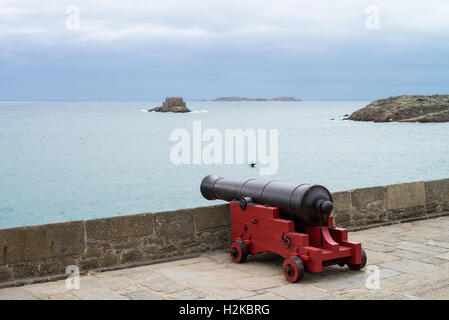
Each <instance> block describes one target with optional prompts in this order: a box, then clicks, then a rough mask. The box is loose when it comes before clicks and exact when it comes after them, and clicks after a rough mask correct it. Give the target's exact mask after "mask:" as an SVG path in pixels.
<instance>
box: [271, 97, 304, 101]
mask: <svg viewBox="0 0 449 320" xmlns="http://www.w3.org/2000/svg"><path fill="white" fill-rule="evenodd" d="M270 101H301V99H297V98H293V97H276V98H272V99H270Z"/></svg>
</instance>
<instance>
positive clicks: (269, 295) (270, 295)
mask: <svg viewBox="0 0 449 320" xmlns="http://www.w3.org/2000/svg"><path fill="white" fill-rule="evenodd" d="M241 300H287V299H286V298H284V297H281V296H278V295H277V294H274V293H273V292H267V293H263V294H258V295H256V296H251V297H247V298H242V299H241Z"/></svg>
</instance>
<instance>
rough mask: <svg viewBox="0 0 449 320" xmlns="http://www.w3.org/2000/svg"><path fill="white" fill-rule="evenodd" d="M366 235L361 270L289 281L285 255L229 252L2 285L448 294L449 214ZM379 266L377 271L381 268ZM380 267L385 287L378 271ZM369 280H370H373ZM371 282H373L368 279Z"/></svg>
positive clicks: (51, 293)
mask: <svg viewBox="0 0 449 320" xmlns="http://www.w3.org/2000/svg"><path fill="white" fill-rule="evenodd" d="M349 239H350V240H354V241H360V242H362V246H363V247H364V248H365V250H366V253H367V256H368V263H367V268H365V270H362V271H351V270H349V269H348V268H347V267H338V266H332V267H327V268H324V271H323V272H322V273H306V274H305V276H304V279H303V281H301V282H299V283H295V284H291V283H289V282H287V281H286V280H285V279H284V277H283V275H282V259H280V258H279V257H277V256H276V255H273V254H268V253H267V254H260V255H255V256H250V257H249V258H248V261H247V262H245V263H243V264H235V263H233V262H231V261H230V258H229V256H228V254H227V253H224V252H212V253H208V254H204V255H202V256H200V257H198V258H192V259H186V260H179V261H174V262H167V263H160V264H154V265H149V266H143V267H137V268H131V269H122V270H116V271H108V272H100V273H90V274H87V275H83V276H81V277H80V289H78V290H75V289H73V290H69V289H67V288H66V281H65V280H60V281H55V282H47V283H38V284H32V285H26V286H22V287H14V288H4V289H1V290H0V300H4V299H251V300H257V299H449V217H440V218H434V219H428V220H420V221H415V222H409V223H402V224H396V225H392V226H386V227H380V228H374V229H368V230H364V231H358V232H350V234H349ZM376 270H377V271H376ZM376 273H377V274H378V275H379V277H380V281H379V282H378V284H379V288H378V289H376V288H375V286H374V288H373V284H375V283H373V282H372V281H369V280H370V279H372V277H373V276H374V275H375V274H376ZM367 279H368V280H367ZM366 283H368V284H371V286H368V287H371V289H369V288H368V287H367V286H366Z"/></svg>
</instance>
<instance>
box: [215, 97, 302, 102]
mask: <svg viewBox="0 0 449 320" xmlns="http://www.w3.org/2000/svg"><path fill="white" fill-rule="evenodd" d="M213 101H258V102H260V101H301V99H296V98H293V97H276V98H271V99H266V98H247V97H220V98H217V99H215V100H213Z"/></svg>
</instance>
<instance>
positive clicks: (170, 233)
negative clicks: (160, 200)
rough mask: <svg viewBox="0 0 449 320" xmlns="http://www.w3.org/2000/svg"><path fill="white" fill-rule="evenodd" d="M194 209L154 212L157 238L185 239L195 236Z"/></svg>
mask: <svg viewBox="0 0 449 320" xmlns="http://www.w3.org/2000/svg"><path fill="white" fill-rule="evenodd" d="M194 210H195V209H183V210H177V211H166V212H158V213H155V214H154V228H155V232H156V237H157V238H162V239H167V240H187V239H193V238H194V237H195V232H194V222H193V221H194V220H193V218H194Z"/></svg>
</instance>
